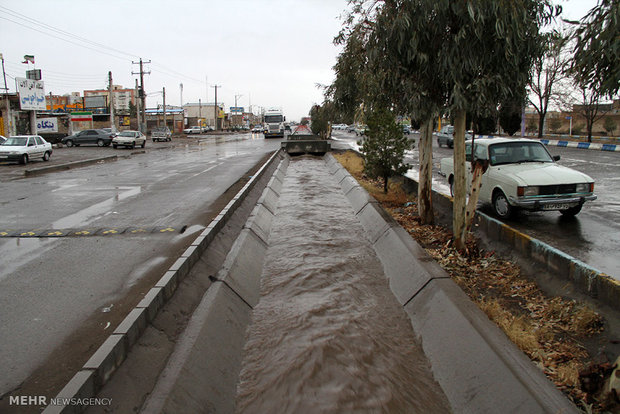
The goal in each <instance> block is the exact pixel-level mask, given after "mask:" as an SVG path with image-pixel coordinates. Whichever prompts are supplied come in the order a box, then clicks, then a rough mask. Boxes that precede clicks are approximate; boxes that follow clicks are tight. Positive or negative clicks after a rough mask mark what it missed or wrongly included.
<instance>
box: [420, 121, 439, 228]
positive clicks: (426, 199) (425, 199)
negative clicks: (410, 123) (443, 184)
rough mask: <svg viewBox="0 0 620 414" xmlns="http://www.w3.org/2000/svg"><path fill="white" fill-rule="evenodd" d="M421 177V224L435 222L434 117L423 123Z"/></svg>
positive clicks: (421, 134)
mask: <svg viewBox="0 0 620 414" xmlns="http://www.w3.org/2000/svg"><path fill="white" fill-rule="evenodd" d="M418 150H419V158H420V179H419V181H420V182H419V184H418V214H419V216H420V224H434V222H435V217H434V214H433V197H432V178H433V118H432V117H431V118H429V119H428V120H427V121H426V122H424V124H423V125H422V130H421V131H420V141H419V143H418Z"/></svg>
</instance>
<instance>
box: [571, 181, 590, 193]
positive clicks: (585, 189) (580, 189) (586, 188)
mask: <svg viewBox="0 0 620 414" xmlns="http://www.w3.org/2000/svg"><path fill="white" fill-rule="evenodd" d="M593 191H594V183H583V184H577V185H576V187H575V192H577V193H591V192H593Z"/></svg>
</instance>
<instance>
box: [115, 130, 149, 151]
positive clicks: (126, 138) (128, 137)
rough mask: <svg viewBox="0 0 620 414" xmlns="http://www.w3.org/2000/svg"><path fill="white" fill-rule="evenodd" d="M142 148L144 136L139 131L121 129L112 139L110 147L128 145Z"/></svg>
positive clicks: (144, 142)
mask: <svg viewBox="0 0 620 414" xmlns="http://www.w3.org/2000/svg"><path fill="white" fill-rule="evenodd" d="M138 145H139V146H140V147H141V148H144V147H145V146H146V136H145V135H144V134H143V133H142V132H140V131H122V132H119V134H118V135H117V136H115V137H114V138H113V139H112V147H114V148H118V147H129V148H135V147H137V146H138Z"/></svg>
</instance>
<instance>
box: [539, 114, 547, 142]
mask: <svg viewBox="0 0 620 414" xmlns="http://www.w3.org/2000/svg"><path fill="white" fill-rule="evenodd" d="M545 116H546V114H544V113H542V112H540V113H539V114H538V138H542V137H543V133H544V131H543V129H544V128H545Z"/></svg>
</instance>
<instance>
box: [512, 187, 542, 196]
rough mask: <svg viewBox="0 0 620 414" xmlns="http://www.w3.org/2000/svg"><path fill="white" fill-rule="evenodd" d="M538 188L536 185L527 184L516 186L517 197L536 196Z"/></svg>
mask: <svg viewBox="0 0 620 414" xmlns="http://www.w3.org/2000/svg"><path fill="white" fill-rule="evenodd" d="M539 192H540V190H539V188H538V187H537V186H528V187H518V188H517V195H518V196H519V197H531V196H537V195H538V194H539Z"/></svg>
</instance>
